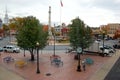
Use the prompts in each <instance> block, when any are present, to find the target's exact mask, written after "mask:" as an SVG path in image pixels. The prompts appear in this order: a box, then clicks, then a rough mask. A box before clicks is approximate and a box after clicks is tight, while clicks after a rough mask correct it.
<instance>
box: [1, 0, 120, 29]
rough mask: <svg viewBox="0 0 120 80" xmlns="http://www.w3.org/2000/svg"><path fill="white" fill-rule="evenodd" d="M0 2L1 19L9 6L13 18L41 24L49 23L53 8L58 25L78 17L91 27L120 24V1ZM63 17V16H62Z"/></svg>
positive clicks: (10, 15) (52, 18) (15, 0)
mask: <svg viewBox="0 0 120 80" xmlns="http://www.w3.org/2000/svg"><path fill="white" fill-rule="evenodd" d="M62 3H63V7H61V4H60V0H0V18H2V20H3V18H4V15H5V8H6V6H7V10H8V15H9V17H10V18H12V17H17V16H19V17H23V16H29V15H32V16H35V17H36V18H37V19H39V20H40V22H41V23H48V11H49V6H51V21H52V23H55V24H56V25H57V24H59V23H60V22H65V23H66V24H69V23H71V20H72V19H74V18H76V17H78V16H79V18H80V19H81V20H83V21H84V23H85V24H87V25H89V26H90V27H99V26H100V25H104V24H108V23H120V0H62ZM60 15H61V16H60Z"/></svg>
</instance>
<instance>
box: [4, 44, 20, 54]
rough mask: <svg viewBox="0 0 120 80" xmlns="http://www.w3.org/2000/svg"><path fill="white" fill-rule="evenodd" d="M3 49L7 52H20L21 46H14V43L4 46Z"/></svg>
mask: <svg viewBox="0 0 120 80" xmlns="http://www.w3.org/2000/svg"><path fill="white" fill-rule="evenodd" d="M3 51H5V52H13V53H19V52H20V48H19V47H16V46H14V45H6V46H4V47H3Z"/></svg>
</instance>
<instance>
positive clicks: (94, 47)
mask: <svg viewBox="0 0 120 80" xmlns="http://www.w3.org/2000/svg"><path fill="white" fill-rule="evenodd" d="M13 39H14V37H11V40H13ZM9 41H10V38H9V37H6V38H4V39H3V40H0V47H3V46H5V45H7V44H9ZM117 42H118V40H108V41H106V40H105V41H104V44H105V45H109V46H113V45H114V44H116V43H117ZM102 44H103V41H100V42H99V44H98V43H94V44H92V45H91V46H90V47H89V48H88V50H93V51H98V47H99V46H101V45H102ZM69 47H70V46H69V45H55V50H56V51H64V52H65V51H66V49H67V48H69ZM53 50H54V45H49V46H46V47H45V48H44V49H43V51H53Z"/></svg>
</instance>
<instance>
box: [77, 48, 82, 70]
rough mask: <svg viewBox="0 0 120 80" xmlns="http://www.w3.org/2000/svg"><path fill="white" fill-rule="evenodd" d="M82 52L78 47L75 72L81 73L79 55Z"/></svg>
mask: <svg viewBox="0 0 120 80" xmlns="http://www.w3.org/2000/svg"><path fill="white" fill-rule="evenodd" d="M81 52H82V48H81V47H78V48H77V54H78V66H77V71H78V72H81V65H80V54H81Z"/></svg>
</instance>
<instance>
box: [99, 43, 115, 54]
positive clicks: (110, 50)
mask: <svg viewBox="0 0 120 80" xmlns="http://www.w3.org/2000/svg"><path fill="white" fill-rule="evenodd" d="M99 48H100V50H101V52H102V51H103V50H104V54H105V55H109V54H110V53H115V52H116V50H115V49H114V48H112V47H111V46H108V45H104V48H103V46H99Z"/></svg>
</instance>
